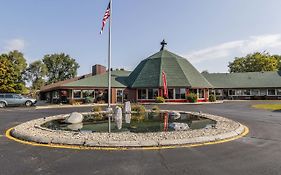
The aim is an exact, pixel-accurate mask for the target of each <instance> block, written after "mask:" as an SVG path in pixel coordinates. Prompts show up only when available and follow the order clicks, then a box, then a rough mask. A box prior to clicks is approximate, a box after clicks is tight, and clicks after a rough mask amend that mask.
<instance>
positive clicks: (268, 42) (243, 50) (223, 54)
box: [184, 34, 281, 63]
mask: <svg viewBox="0 0 281 175" xmlns="http://www.w3.org/2000/svg"><path fill="white" fill-rule="evenodd" d="M277 49H279V50H281V34H269V35H260V36H250V37H249V38H248V39H245V40H236V41H230V42H225V43H222V44H219V45H215V46H211V47H208V48H205V49H200V50H195V51H192V52H190V53H187V54H185V55H184V56H185V57H186V58H188V59H189V60H190V61H191V62H193V63H199V62H202V61H205V60H218V59H227V60H230V59H233V58H234V57H236V56H242V55H246V54H249V53H253V52H257V51H259V52H263V51H265V50H266V51H274V50H277Z"/></svg>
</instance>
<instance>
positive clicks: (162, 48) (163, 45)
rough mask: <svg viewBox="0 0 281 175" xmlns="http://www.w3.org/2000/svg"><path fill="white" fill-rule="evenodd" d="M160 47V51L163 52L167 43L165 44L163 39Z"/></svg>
mask: <svg viewBox="0 0 281 175" xmlns="http://www.w3.org/2000/svg"><path fill="white" fill-rule="evenodd" d="M160 44H161V45H162V47H161V49H160V50H164V47H165V45H167V43H166V42H165V40H164V39H163V41H162V42H161V43H160Z"/></svg>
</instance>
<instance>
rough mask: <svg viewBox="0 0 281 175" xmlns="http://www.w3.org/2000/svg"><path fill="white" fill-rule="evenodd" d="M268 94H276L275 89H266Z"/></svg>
mask: <svg viewBox="0 0 281 175" xmlns="http://www.w3.org/2000/svg"><path fill="white" fill-rule="evenodd" d="M267 94H268V95H276V92H275V89H267Z"/></svg>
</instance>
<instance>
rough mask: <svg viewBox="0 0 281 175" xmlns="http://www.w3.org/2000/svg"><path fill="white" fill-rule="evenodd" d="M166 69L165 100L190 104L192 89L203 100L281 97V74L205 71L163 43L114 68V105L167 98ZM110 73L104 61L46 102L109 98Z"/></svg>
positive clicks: (58, 86)
mask: <svg viewBox="0 0 281 175" xmlns="http://www.w3.org/2000/svg"><path fill="white" fill-rule="evenodd" d="M162 72H165V74H166V77H167V87H168V96H167V97H165V98H166V99H165V101H166V102H187V100H186V96H187V95H188V94H189V93H191V92H192V93H195V94H197V97H198V101H201V102H203V101H208V98H209V95H210V94H214V95H216V97H217V99H233V100H235V99H281V72H249V73H215V74H213V73H204V74H201V73H200V72H198V70H196V68H195V67H194V66H193V65H192V64H191V63H190V62H189V61H188V60H187V59H185V58H183V57H181V56H178V55H176V54H174V53H172V52H169V51H168V50H166V49H164V46H162V48H161V50H160V51H159V52H157V53H155V54H153V55H151V56H150V57H148V58H146V59H144V60H143V61H141V62H140V63H139V64H138V65H137V66H136V68H135V69H134V70H133V71H125V70H113V71H112V76H111V84H112V89H111V93H112V98H111V103H122V102H124V101H131V102H140V103H146V102H154V101H155V97H158V96H163V90H164V88H163V82H162ZM107 76H108V72H107V70H106V68H105V67H104V66H102V65H95V66H93V67H92V73H91V74H87V75H84V76H80V77H75V78H73V79H69V80H65V81H61V82H57V83H54V84H51V85H47V86H44V87H43V88H42V89H41V91H40V97H41V99H42V100H47V101H48V102H51V103H61V102H64V103H72V102H73V101H81V102H85V100H86V99H87V98H89V97H90V98H91V99H92V102H96V103H98V102H105V103H106V102H107V93H108V89H107V86H108V84H107V82H108V78H107Z"/></svg>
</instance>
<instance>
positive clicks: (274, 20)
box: [0, 0, 281, 75]
mask: <svg viewBox="0 0 281 175" xmlns="http://www.w3.org/2000/svg"><path fill="white" fill-rule="evenodd" d="M107 5H108V0H81V1H78V0H9V1H7V0H1V10H0V19H1V22H0V53H6V52H9V51H11V50H14V49H16V50H20V51H22V52H23V53H24V55H25V57H26V59H27V62H28V63H31V62H33V61H35V60H39V59H42V58H43V56H44V55H46V54H52V53H62V52H64V53H66V54H69V55H70V56H71V57H72V58H74V59H75V60H76V61H77V62H78V63H79V65H80V68H79V70H78V74H79V75H82V74H86V73H90V72H91V66H92V65H94V64H102V65H107V42H108V31H107V30H108V28H107V27H108V25H106V28H105V31H104V33H103V34H102V35H100V34H99V32H100V28H101V22H102V18H103V15H104V12H105V9H106V7H107ZM280 7H281V1H280V0H247V1H246V0H227V1H226V0H212V1H207V0H173V1H171V0H141V1H133V0H113V8H112V67H113V68H125V69H127V70H133V69H134V68H135V67H136V66H137V64H138V63H139V62H140V61H141V60H143V59H145V58H147V57H149V56H150V55H152V54H154V53H156V52H158V51H159V49H160V42H161V41H162V40H163V39H165V40H166V42H167V43H168V45H167V49H168V50H169V51H171V52H174V53H176V54H178V55H180V56H182V57H184V58H186V59H187V60H188V61H190V62H191V63H192V64H193V65H194V66H195V67H196V68H197V69H198V70H199V71H203V70H208V71H209V72H228V67H227V65H228V63H229V62H230V61H233V60H234V58H235V57H241V56H245V55H247V54H249V53H253V52H256V51H259V52H263V51H267V52H269V53H271V54H281V22H280V21H281V13H280Z"/></svg>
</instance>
